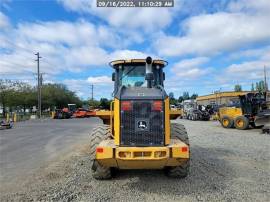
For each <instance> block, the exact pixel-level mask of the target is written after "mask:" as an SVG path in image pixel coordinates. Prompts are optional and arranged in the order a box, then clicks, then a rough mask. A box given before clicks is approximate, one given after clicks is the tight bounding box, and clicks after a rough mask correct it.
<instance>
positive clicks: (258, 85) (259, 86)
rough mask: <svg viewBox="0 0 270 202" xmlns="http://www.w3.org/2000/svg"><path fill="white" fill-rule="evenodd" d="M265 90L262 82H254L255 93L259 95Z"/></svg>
mask: <svg viewBox="0 0 270 202" xmlns="http://www.w3.org/2000/svg"><path fill="white" fill-rule="evenodd" d="M265 89H266V86H265V83H264V81H259V82H256V91H259V93H262V92H264V91H265Z"/></svg>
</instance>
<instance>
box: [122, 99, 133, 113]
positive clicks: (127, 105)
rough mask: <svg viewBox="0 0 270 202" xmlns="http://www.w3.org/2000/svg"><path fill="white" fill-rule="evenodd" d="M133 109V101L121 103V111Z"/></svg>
mask: <svg viewBox="0 0 270 202" xmlns="http://www.w3.org/2000/svg"><path fill="white" fill-rule="evenodd" d="M131 109H132V104H131V101H122V102H121V111H131Z"/></svg>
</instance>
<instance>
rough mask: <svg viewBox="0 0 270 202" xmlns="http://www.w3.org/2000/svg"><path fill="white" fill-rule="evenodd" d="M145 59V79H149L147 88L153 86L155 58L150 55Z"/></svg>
mask: <svg viewBox="0 0 270 202" xmlns="http://www.w3.org/2000/svg"><path fill="white" fill-rule="evenodd" d="M145 61H146V63H145V80H146V81H147V88H152V81H153V80H154V74H153V70H152V62H153V60H152V58H151V57H149V56H148V57H147V58H146V59H145Z"/></svg>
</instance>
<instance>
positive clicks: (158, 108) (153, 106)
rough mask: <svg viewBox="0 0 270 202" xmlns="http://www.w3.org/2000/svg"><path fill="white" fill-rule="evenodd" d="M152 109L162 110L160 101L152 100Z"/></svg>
mask: <svg viewBox="0 0 270 202" xmlns="http://www.w3.org/2000/svg"><path fill="white" fill-rule="evenodd" d="M152 109H153V111H162V101H154V102H153V105H152Z"/></svg>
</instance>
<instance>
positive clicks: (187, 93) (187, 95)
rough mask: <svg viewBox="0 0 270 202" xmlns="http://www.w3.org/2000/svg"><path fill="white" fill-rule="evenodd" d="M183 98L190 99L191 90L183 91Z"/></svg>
mask: <svg viewBox="0 0 270 202" xmlns="http://www.w3.org/2000/svg"><path fill="white" fill-rule="evenodd" d="M183 99H184V100H189V99H190V97H189V92H187V91H186V92H183Z"/></svg>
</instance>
